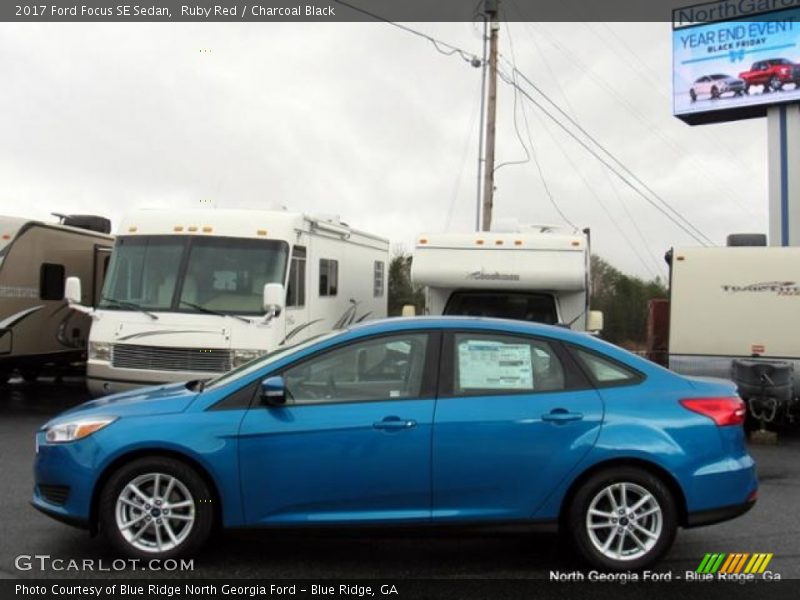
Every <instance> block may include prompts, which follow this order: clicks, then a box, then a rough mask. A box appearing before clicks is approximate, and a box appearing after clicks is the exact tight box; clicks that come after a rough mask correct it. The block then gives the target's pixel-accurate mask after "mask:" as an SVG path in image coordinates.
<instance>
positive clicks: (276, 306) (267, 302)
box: [264, 283, 286, 319]
mask: <svg viewBox="0 0 800 600" xmlns="http://www.w3.org/2000/svg"><path fill="white" fill-rule="evenodd" d="M285 298H286V293H285V292H284V291H283V284H282V283H268V284H266V285H265V286H264V310H265V311H267V319H271V318H272V317H277V316H278V315H279V314H281V311H282V310H283V303H284V299H285Z"/></svg>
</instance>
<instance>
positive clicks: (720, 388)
mask: <svg viewBox="0 0 800 600" xmlns="http://www.w3.org/2000/svg"><path fill="white" fill-rule="evenodd" d="M683 377H684V379H686V380H687V381H688V382H689V383H690V384H691V385H692V387H693V388H695V389H696V390H697V391H698V392H699V393H701V394H708V395H710V396H736V395H737V391H736V384H735V383H733V382H732V381H730V380H729V379H721V378H719V377H698V376H686V375H684V376H683Z"/></svg>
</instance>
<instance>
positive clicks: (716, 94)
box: [711, 86, 719, 100]
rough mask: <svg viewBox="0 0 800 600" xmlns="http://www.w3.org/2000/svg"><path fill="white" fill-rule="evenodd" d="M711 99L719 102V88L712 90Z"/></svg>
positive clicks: (715, 87)
mask: <svg viewBox="0 0 800 600" xmlns="http://www.w3.org/2000/svg"><path fill="white" fill-rule="evenodd" d="M711 99H712V100H719V90H718V89H717V86H714V87H712V88H711Z"/></svg>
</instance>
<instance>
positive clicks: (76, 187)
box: [0, 23, 767, 278]
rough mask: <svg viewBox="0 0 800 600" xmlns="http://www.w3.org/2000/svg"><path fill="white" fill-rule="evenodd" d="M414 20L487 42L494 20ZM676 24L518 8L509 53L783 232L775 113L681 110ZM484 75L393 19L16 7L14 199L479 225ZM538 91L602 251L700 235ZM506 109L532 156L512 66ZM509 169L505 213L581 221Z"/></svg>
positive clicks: (749, 216) (722, 197)
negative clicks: (712, 118) (481, 25)
mask: <svg viewBox="0 0 800 600" xmlns="http://www.w3.org/2000/svg"><path fill="white" fill-rule="evenodd" d="M411 26H412V27H414V28H416V29H419V30H422V31H425V32H426V33H429V34H431V35H433V36H435V37H437V38H440V39H442V40H445V41H447V42H449V43H452V44H454V45H456V46H459V47H462V48H464V49H466V50H468V51H469V52H471V53H475V54H480V52H481V39H480V33H479V30H478V26H477V25H473V24H470V23H450V24H447V23H421V24H411ZM670 34H671V29H670V24H668V23H642V24H635V23H634V24H631V23H608V24H606V23H588V24H584V23H575V24H546V23H511V24H509V25H506V24H503V25H502V28H501V31H500V40H501V53H502V55H503V57H504V60H507V61H509V62H510V61H512V60H513V58H514V57H516V64H517V67H518V68H519V70H520V71H522V72H524V73H525V74H526V75H527V76H528V77H529V78H530V79H531V80H532V81H533V82H534V83H536V84H537V85H539V86H541V87H542V88H543V89H544V90H545V91H547V92H548V93H549V94H550V95H551V96H552V97H553V99H554V100H556V101H557V102H559V103H560V104H561V106H562V108H563V109H564V110H565V111H567V112H568V113H570V114H571V115H572V116H573V117H574V118H576V119H577V120H578V121H579V122H580V123H581V124H582V125H583V126H584V127H585V128H586V129H587V130H588V131H589V132H590V133H591V134H592V135H594V137H596V138H597V139H598V140H600V141H601V142H602V143H603V144H604V145H605V146H606V147H607V148H608V149H609V150H611V151H612V152H613V153H614V154H616V155H617V156H618V157H619V158H621V159H622V160H623V162H625V163H626V164H627V166H628V167H629V168H630V169H631V170H632V171H633V172H634V173H636V174H637V175H638V177H640V178H641V179H642V180H643V181H644V182H646V183H647V184H648V185H649V186H650V187H651V188H652V189H654V190H655V191H656V192H658V194H660V195H661V196H662V197H663V198H664V199H666V200H667V201H668V202H670V203H671V205H672V206H674V207H675V208H676V209H677V210H678V211H680V212H681V213H683V214H684V215H685V216H686V217H687V218H689V219H690V220H691V221H692V223H694V224H695V225H696V226H697V227H698V228H699V229H700V230H701V231H703V232H704V233H705V234H706V235H708V236H709V237H710V238H711V239H712V240H713V241H714V242H715V243H718V244H723V243H724V240H725V236H726V235H727V234H728V233H731V232H753V231H761V232H766V229H767V172H766V160H767V159H766V155H767V141H766V120H765V119H757V120H751V121H743V122H738V123H729V124H721V125H707V126H702V127H694V128H692V127H689V126H688V125H685V124H684V123H682V122H681V121H679V120H678V119H676V118H674V117H673V116H672V106H671V91H670V88H671V83H670V78H671V40H670ZM510 43H513V52H512V47H511V45H510ZM201 50H206V51H205V52H201ZM503 64H507V63H503ZM506 70H507V67H506ZM480 75H481V73H480V69H476V68H473V67H472V66H470V64H469V63H468V62H465V61H464V60H462V59H461V58H459V57H458V56H457V55H455V56H444V55H442V54H440V53H438V52H437V51H436V49H435V48H434V47H433V45H431V44H430V43H429V42H427V41H425V40H423V39H421V38H419V37H415V36H413V35H410V34H408V33H406V32H403V31H401V30H399V29H396V28H394V27H392V26H390V25H387V24H383V23H352V24H349V23H345V24H342V23H339V24H325V23H319V24H304V23H284V24H279V23H243V24H223V23H203V24H177V23H158V24H116V23H107V24H63V23H62V24H51V23H43V24H9V23H2V24H0V82H1V85H2V93H1V94H0V213H2V214H13V215H21V216H30V217H36V218H47V217H48V215H49V213H50V212H53V211H55V212H64V213H70V212H71V213H95V214H103V215H106V216H109V217H111V218H112V220H113V222H114V226H115V227H116V225H117V224H118V223H119V219H120V217H121V216H123V215H124V214H125V213H126V212H127V211H129V210H131V209H133V208H135V207H140V206H141V207H145V206H147V207H158V206H164V207H166V206H170V207H174V206H186V207H193V206H199V205H200V200H201V199H206V200H211V201H213V202H214V203H215V205H216V206H217V207H218V208H225V207H268V206H286V207H288V208H289V209H294V210H300V211H306V212H310V213H324V214H338V215H340V216H341V217H342V219H343V220H345V221H347V222H348V223H350V224H351V225H353V226H356V227H358V228H360V229H365V230H368V231H371V232H374V233H377V234H380V235H384V236H386V237H388V238H390V239H391V240H392V242H394V243H396V244H404V245H405V246H406V248H407V249H410V248H411V246H412V244H413V240H414V236H415V234H416V233H417V232H421V231H429V232H432V231H441V230H448V231H469V230H471V229H472V228H473V227H474V223H475V204H476V160H477V146H478V106H479V101H480ZM518 100H519V106H518V110H517V121H518V125H519V129H520V130H521V132H522V134H523V136H524V138H525V140H526V143H527V133H526V131H525V120H524V119H525V118H527V120H528V124H529V128H530V133H531V137H532V140H533V144H534V147H535V149H536V152H537V155H538V157H539V159H540V161H541V168H542V173H543V174H544V180H545V181H546V183H547V186H549V189H550V191H551V193H552V195H553V197H554V198H555V201H556V202H557V203H558V205H559V207H560V208H561V210H562V211H563V212H564V213H565V215H566V216H567V217H568V218H569V219H570V220H571V221H572V222H574V223H576V224H578V225H580V226H589V227H591V228H592V240H593V249H594V250H595V252H597V253H599V254H600V255H601V256H603V257H604V258H606V259H608V260H609V261H611V262H612V263H613V264H614V265H615V266H617V267H618V268H620V269H622V270H624V271H626V272H629V273H633V274H636V275H640V276H643V277H647V278H649V277H651V276H652V275H653V274H661V275H662V276H663V275H664V273H665V271H664V266H663V260H662V258H661V257H662V256H663V254H664V251H665V250H667V249H668V248H670V247H671V246H673V245H695V244H696V243H695V242H694V241H693V240H691V238H689V237H688V236H687V235H686V234H685V233H684V232H682V231H681V230H680V229H678V228H677V227H675V226H674V225H672V224H671V223H670V222H669V221H668V220H666V218H665V217H663V216H662V215H661V214H659V213H658V212H656V211H655V210H654V209H653V208H652V207H650V206H649V205H647V204H646V202H645V201H644V200H643V199H642V198H640V197H638V196H636V195H635V194H634V193H633V192H632V191H631V190H630V189H629V188H627V187H625V186H624V184H622V183H621V182H619V180H617V179H615V177H614V176H613V175H612V176H610V177H609V175H608V174H607V171H606V170H605V169H604V168H603V167H602V166H600V165H599V163H597V162H596V160H595V159H594V158H592V157H591V156H590V155H589V154H587V153H586V152H585V151H584V150H583V149H581V148H580V147H579V146H578V145H577V144H575V143H574V142H573V141H572V140H570V139H569V138H567V137H566V136H565V135H563V134H562V133H560V132H559V130H558V129H557V127H556V126H555V125H554V124H552V123H551V122H550V121H547V120H546V119H544V118H543V117H542V116H541V113H539V112H538V109H536V108H535V107H532V106H531V105H530V104H529V103H528V102H527V101H526V100H524V99H522V98H519V99H518ZM523 109H524V110H525V111H526V112H525V113H524V114H523V112H522V110H523ZM498 119H499V123H498V144H497V158H498V163H502V162H505V161H514V160H520V159H524V157H525V152H524V150H523V149H522V146H521V145H520V142H519V140H518V139H517V136H516V134H515V129H514V94H513V90H512V88H511V87H509V86H507V85H505V84H503V83H502V82H501V83H500V85H499V105H498ZM496 184H497V192H496V196H495V217H496V218H497V219H508V218H516V219H518V220H519V221H521V222H526V223H553V224H557V223H562V220H561V218H560V217H559V215H558V213H557V212H556V211H555V209H554V208H553V205H552V204H551V202H550V200H549V199H548V196H547V194H546V191H545V188H544V186H543V181H542V177H541V176H540V174H539V170H538V169H537V168H536V166H535V164H534V163H533V162H528V163H526V164H523V165H509V166H505V167H502V168H500V169H499V171H498V172H497V179H496ZM603 207H605V208H603ZM609 215H610V216H609Z"/></svg>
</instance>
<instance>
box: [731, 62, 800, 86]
mask: <svg viewBox="0 0 800 600" xmlns="http://www.w3.org/2000/svg"><path fill="white" fill-rule="evenodd" d="M739 78H740V79H743V80H744V82H745V92H746V93H749V92H750V87H751V86H754V85H761V86H764V93H767V92H770V91H776V92H777V91H779V90H781V89H783V86H784V84H787V83H793V84H794V87H795V89H797V88H798V87H800V65H797V64H795V63H793V62H792V61H790V60H788V59H786V58H768V59H767V60H759V61H757V62H754V63H753V66H751V67H750V70H749V71H745V72H743V73H739Z"/></svg>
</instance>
